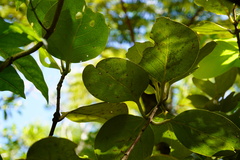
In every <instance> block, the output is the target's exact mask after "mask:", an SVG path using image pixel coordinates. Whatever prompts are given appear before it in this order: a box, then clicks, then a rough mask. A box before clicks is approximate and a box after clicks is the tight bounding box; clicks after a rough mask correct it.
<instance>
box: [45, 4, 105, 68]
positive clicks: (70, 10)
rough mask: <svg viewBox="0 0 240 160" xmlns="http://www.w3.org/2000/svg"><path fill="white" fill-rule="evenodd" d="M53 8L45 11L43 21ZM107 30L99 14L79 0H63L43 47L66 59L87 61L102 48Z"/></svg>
mask: <svg viewBox="0 0 240 160" xmlns="http://www.w3.org/2000/svg"><path fill="white" fill-rule="evenodd" d="M76 4H77V5H76ZM54 12H55V7H53V8H51V9H50V10H49V11H48V12H47V14H46V16H45V19H44V22H45V23H46V24H49V23H50V22H51V21H52V17H53V15H54V14H53V13H54ZM50 24H51V23H50ZM46 26H48V25H46ZM108 34H109V28H108V26H107V25H106V24H105V20H104V17H103V15H102V14H100V13H94V12H93V11H92V10H91V9H89V8H88V7H87V6H86V5H85V1H83V0H75V1H65V2H64V5H63V9H62V12H61V14H60V17H59V20H58V23H57V26H56V29H55V30H54V34H53V35H51V37H50V38H49V39H48V40H47V41H48V47H47V51H48V52H49V53H50V54H51V55H53V56H55V57H57V58H59V59H61V60H65V61H67V62H71V63H78V62H80V61H87V60H90V59H92V58H95V57H96V56H98V55H99V54H100V53H101V52H102V51H103V49H104V48H105V46H106V43H107V39H108Z"/></svg>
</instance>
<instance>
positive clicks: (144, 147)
mask: <svg viewBox="0 0 240 160" xmlns="http://www.w3.org/2000/svg"><path fill="white" fill-rule="evenodd" d="M146 123H147V121H146V120H144V119H143V118H141V117H136V116H132V115H119V116H117V117H114V118H112V119H110V120H109V121H107V122H106V123H105V124H104V125H103V126H102V128H101V129H100V131H99V132H98V134H97V137H96V139H95V145H94V146H95V153H96V154H97V157H98V160H110V159H111V160H118V159H121V158H122V157H123V156H124V154H125V152H126V151H127V150H128V149H129V147H130V146H131V145H132V143H134V141H135V139H136V137H137V135H138V134H139V132H141V131H142V127H143V126H144V125H146ZM153 144H154V136H153V131H152V129H151V127H147V128H146V130H145V131H144V132H143V134H142V136H141V138H140V140H139V141H138V142H137V144H136V146H135V147H134V149H133V150H132V152H131V153H130V156H129V158H128V160H136V159H137V160H141V159H144V158H146V157H148V156H150V155H151V154H152V150H153Z"/></svg>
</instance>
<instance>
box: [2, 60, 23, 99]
mask: <svg viewBox="0 0 240 160" xmlns="http://www.w3.org/2000/svg"><path fill="white" fill-rule="evenodd" d="M1 63H2V62H0V64H1ZM0 91H11V92H13V93H15V94H18V95H20V96H21V97H23V98H25V94H24V83H23V80H22V79H21V78H20V76H19V75H18V73H17V72H16V70H15V69H14V68H13V67H12V66H8V67H7V68H5V69H4V70H3V71H1V72H0Z"/></svg>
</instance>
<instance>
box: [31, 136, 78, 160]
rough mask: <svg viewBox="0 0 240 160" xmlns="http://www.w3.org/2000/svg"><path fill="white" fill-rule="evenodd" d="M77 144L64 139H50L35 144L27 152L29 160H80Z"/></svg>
mask: <svg viewBox="0 0 240 160" xmlns="http://www.w3.org/2000/svg"><path fill="white" fill-rule="evenodd" d="M76 147H77V144H75V143H73V142H72V141H69V140H68V139H64V138H56V137H48V138H44V139H41V140H40V141H37V142H35V143H34V144H33V145H32V146H31V147H30V148H29V150H28V152H27V160H67V159H69V160H70V159H71V160H80V158H79V157H78V156H77V155H76V153H75V148H76Z"/></svg>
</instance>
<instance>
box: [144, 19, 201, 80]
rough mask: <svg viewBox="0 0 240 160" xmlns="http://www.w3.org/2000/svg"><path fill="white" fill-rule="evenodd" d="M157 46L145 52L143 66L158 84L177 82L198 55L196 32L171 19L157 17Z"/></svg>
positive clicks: (155, 38) (155, 32) (155, 37)
mask: <svg viewBox="0 0 240 160" xmlns="http://www.w3.org/2000/svg"><path fill="white" fill-rule="evenodd" d="M151 38H152V39H153V40H154V41H155V46H154V47H150V48H147V49H145V50H144V52H143V58H142V60H141V62H140V65H141V66H142V67H143V68H144V69H145V70H146V71H147V72H148V73H149V74H150V75H151V76H152V77H153V78H155V79H156V80H158V81H159V82H163V83H166V82H169V81H171V83H173V82H175V80H176V79H178V77H181V76H182V75H184V74H185V73H188V72H189V70H191V69H192V66H193V64H194V62H195V61H196V59H197V57H198V53H199V42H198V37H197V35H196V33H195V32H193V31H192V30H191V29H190V28H188V27H186V26H185V25H183V24H181V23H178V22H175V21H172V20H170V19H168V18H164V17H161V18H158V19H157V21H156V23H155V24H154V26H153V28H152V31H151Z"/></svg>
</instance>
